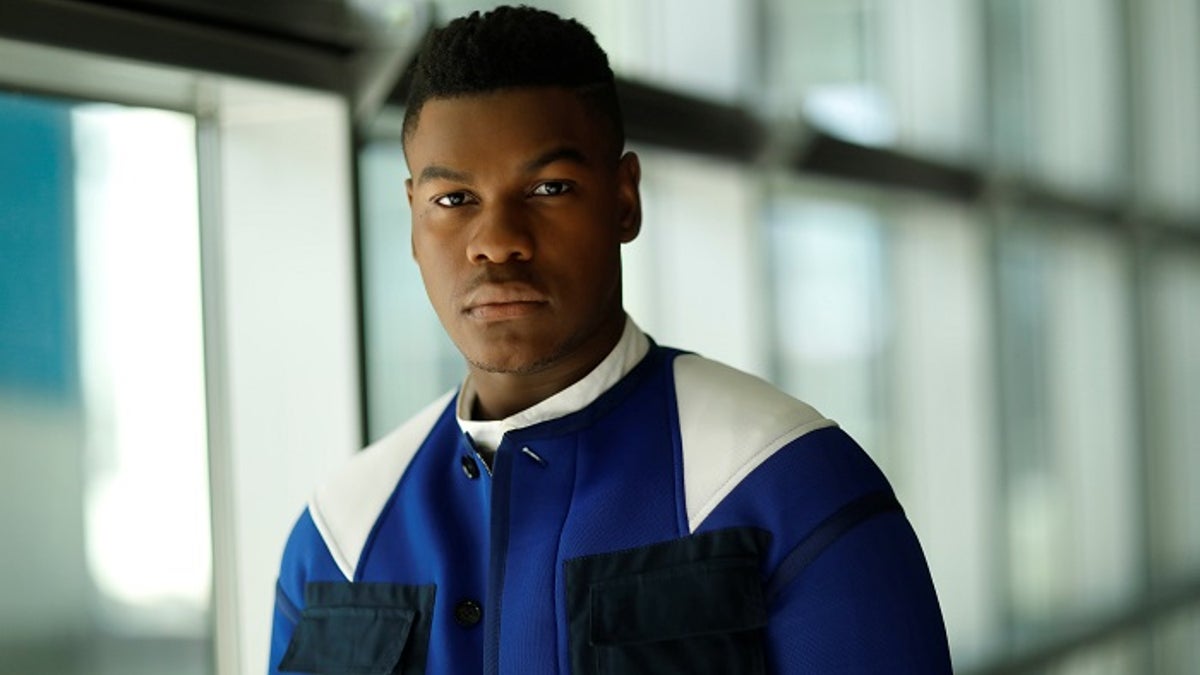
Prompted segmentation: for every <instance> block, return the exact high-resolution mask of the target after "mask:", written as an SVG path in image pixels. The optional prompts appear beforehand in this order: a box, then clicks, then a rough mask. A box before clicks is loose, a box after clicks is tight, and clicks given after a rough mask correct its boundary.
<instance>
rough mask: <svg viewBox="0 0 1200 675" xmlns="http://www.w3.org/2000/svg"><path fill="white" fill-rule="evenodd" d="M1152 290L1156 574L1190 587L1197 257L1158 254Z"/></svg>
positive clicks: (1197, 471) (1199, 426) (1197, 558)
mask: <svg viewBox="0 0 1200 675" xmlns="http://www.w3.org/2000/svg"><path fill="white" fill-rule="evenodd" d="M1151 284H1152V285H1151V299H1152V303H1153V304H1152V306H1151V313H1150V316H1151V320H1152V321H1153V325H1152V326H1151V336H1152V337H1151V339H1152V340H1153V342H1152V344H1151V345H1150V347H1151V348H1150V350H1149V353H1150V359H1151V364H1150V365H1151V371H1150V376H1151V379H1150V386H1151V396H1152V398H1151V403H1152V405H1151V406H1150V411H1151V413H1150V414H1151V418H1150V419H1149V420H1148V423H1149V424H1150V425H1151V433H1152V435H1153V438H1154V445H1155V448H1154V451H1155V452H1154V455H1153V469H1152V471H1153V476H1152V477H1153V480H1154V491H1153V496H1152V499H1153V502H1152V504H1151V508H1152V509H1153V511H1152V512H1153V513H1154V516H1155V518H1154V524H1155V528H1156V530H1155V532H1154V535H1155V539H1156V545H1155V549H1156V550H1155V554H1156V555H1155V557H1156V560H1155V562H1156V565H1155V567H1156V569H1155V571H1156V573H1158V575H1159V576H1160V578H1162V579H1163V580H1164V581H1165V580H1168V579H1190V578H1195V576H1196V575H1197V574H1200V527H1197V525H1196V514H1198V513H1200V488H1198V487H1197V486H1200V415H1197V411H1200V252H1197V251H1196V250H1194V249H1189V248H1186V247H1185V248H1181V249H1179V250H1176V251H1172V252H1166V253H1163V254H1162V255H1160V256H1159V257H1158V259H1157V260H1156V261H1155V267H1154V273H1153V276H1152V282H1151Z"/></svg>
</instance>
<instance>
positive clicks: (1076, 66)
mask: <svg viewBox="0 0 1200 675" xmlns="http://www.w3.org/2000/svg"><path fill="white" fill-rule="evenodd" d="M988 18H989V23H990V25H991V44H992V45H994V51H993V52H992V54H991V56H992V58H993V63H992V64H991V67H992V73H993V80H994V81H995V82H996V87H995V88H994V90H993V91H992V93H991V100H992V102H993V109H994V111H995V113H994V115H993V133H994V138H993V141H994V143H993V148H992V149H993V151H994V152H995V156H996V158H997V160H999V161H1000V162H1002V164H1003V165H1004V166H1005V167H1006V168H1009V169H1012V170H1015V171H1017V172H1020V173H1024V174H1028V175H1029V176H1030V177H1031V178H1033V179H1035V180H1036V181H1038V182H1041V183H1045V184H1047V185H1050V186H1052V187H1054V188H1056V189H1059V190H1062V191H1065V192H1069V193H1078V194H1082V195H1086V196H1088V197H1092V198H1108V197H1109V196H1111V195H1112V194H1114V193H1116V192H1118V191H1119V190H1121V189H1122V188H1124V187H1126V185H1125V183H1126V181H1127V180H1128V175H1129V172H1128V157H1127V154H1126V148H1125V140H1126V138H1127V133H1126V126H1127V124H1128V122H1129V121H1128V120H1127V119H1126V115H1125V107H1126V106H1125V92H1124V90H1123V87H1122V61H1121V56H1122V54H1123V51H1122V48H1123V44H1124V35H1123V30H1124V29H1123V27H1122V23H1121V14H1120V6H1119V5H1118V3H1117V2H1115V1H1114V0H1061V1H1058V2H1038V1H1037V0H1015V1H1012V2H1008V1H1006V0H998V1H993V2H991V3H990V4H989V15H988Z"/></svg>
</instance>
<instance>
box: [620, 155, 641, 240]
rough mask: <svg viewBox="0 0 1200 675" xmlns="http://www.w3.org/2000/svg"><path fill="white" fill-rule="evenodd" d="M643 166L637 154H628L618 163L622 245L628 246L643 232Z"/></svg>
mask: <svg viewBox="0 0 1200 675" xmlns="http://www.w3.org/2000/svg"><path fill="white" fill-rule="evenodd" d="M641 180H642V165H641V162H640V161H639V160H638V156H637V154H636V153H633V152H627V153H625V154H624V155H623V156H622V157H621V159H620V160H619V161H618V163H617V219H618V222H617V225H618V227H620V229H621V243H622V244H628V243H629V242H631V241H633V240H634V239H636V238H637V236H638V233H639V232H641V231H642V194H641V190H640V188H639V187H638V186H639V184H640V183H641Z"/></svg>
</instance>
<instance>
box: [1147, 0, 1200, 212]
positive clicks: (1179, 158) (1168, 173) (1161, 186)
mask: <svg viewBox="0 0 1200 675" xmlns="http://www.w3.org/2000/svg"><path fill="white" fill-rule="evenodd" d="M1132 7H1133V10H1132V11H1133V12H1134V13H1135V17H1136V21H1135V25H1136V27H1137V28H1138V32H1137V34H1136V36H1135V38H1134V39H1135V49H1136V58H1135V60H1134V62H1133V63H1134V67H1135V68H1136V73H1135V74H1134V82H1133V87H1134V100H1135V101H1138V102H1139V103H1140V104H1141V105H1140V106H1139V108H1138V113H1139V116H1138V119H1137V125H1138V128H1137V129H1135V133H1136V134H1137V143H1138V145H1139V147H1140V148H1141V150H1142V152H1141V156H1140V159H1141V160H1142V164H1141V165H1140V166H1138V167H1137V169H1138V174H1137V175H1138V176H1139V178H1140V180H1139V185H1138V188H1139V191H1140V193H1141V196H1142V197H1144V198H1145V199H1146V201H1147V202H1148V203H1149V204H1151V205H1153V206H1154V207H1155V210H1162V211H1166V212H1168V213H1173V214H1176V215H1177V216H1180V217H1186V218H1190V219H1192V220H1193V221H1194V220H1195V219H1196V218H1197V217H1198V216H1200V190H1197V189H1196V186H1197V185H1200V87H1197V86H1196V83H1197V82H1200V40H1197V39H1196V31H1197V26H1200V2H1196V1H1195V0H1185V1H1180V0H1142V1H1141V2H1137V3H1133V4H1132Z"/></svg>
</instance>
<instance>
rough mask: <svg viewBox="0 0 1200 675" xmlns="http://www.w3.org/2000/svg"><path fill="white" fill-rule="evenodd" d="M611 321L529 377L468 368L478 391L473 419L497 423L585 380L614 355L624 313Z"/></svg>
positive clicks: (622, 326) (622, 328)
mask: <svg viewBox="0 0 1200 675" xmlns="http://www.w3.org/2000/svg"><path fill="white" fill-rule="evenodd" d="M618 319H619V320H612V321H608V322H606V323H605V325H603V326H602V327H601V328H600V329H599V330H597V331H596V332H595V333H594V334H593V335H592V336H590V337H589V338H588V339H586V340H584V341H583V342H582V343H581V344H579V345H578V346H577V347H576V348H575V349H572V350H570V351H569V352H568V353H566V354H564V355H563V356H561V357H560V358H557V359H555V360H554V361H552V362H551V363H549V364H547V365H546V366H545V367H543V368H540V369H538V370H537V371H535V372H530V373H497V372H489V371H484V370H480V369H477V368H475V367H473V366H471V367H470V368H469V370H470V376H471V384H472V386H473V387H474V389H475V405H474V407H473V408H472V410H471V418H472V419H475V420H498V419H504V418H505V417H508V416H510V415H514V414H516V413H518V412H521V411H522V410H525V409H527V408H531V407H533V406H535V405H537V404H538V403H541V402H542V401H544V400H546V399H548V398H550V397H551V396H553V395H555V394H557V393H558V392H560V391H562V390H564V389H566V388H567V387H569V386H571V385H572V384H575V383H576V382H578V381H579V380H582V379H583V378H584V377H585V376H586V375H587V374H588V373H590V372H592V370H593V369H594V368H595V367H596V366H598V365H600V362H601V361H603V360H604V357H606V356H608V354H609V353H610V352H612V350H613V348H614V347H616V346H617V343H618V342H620V340H621V334H622V333H623V332H624V330H625V313H624V312H622V313H621V314H620V316H619V317H618Z"/></svg>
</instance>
